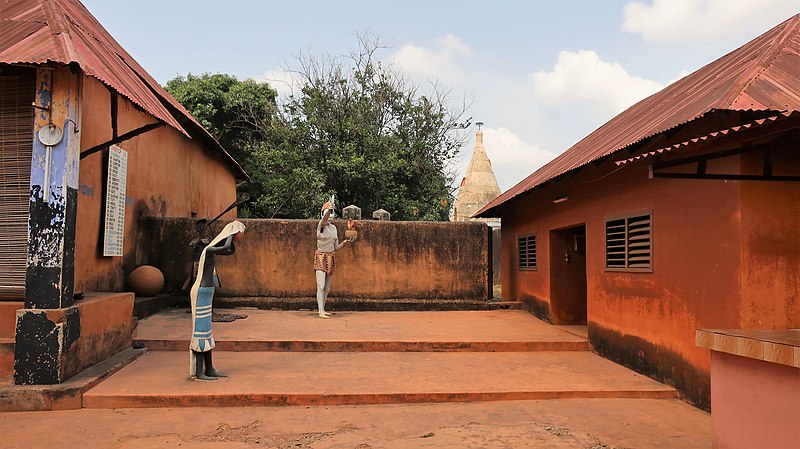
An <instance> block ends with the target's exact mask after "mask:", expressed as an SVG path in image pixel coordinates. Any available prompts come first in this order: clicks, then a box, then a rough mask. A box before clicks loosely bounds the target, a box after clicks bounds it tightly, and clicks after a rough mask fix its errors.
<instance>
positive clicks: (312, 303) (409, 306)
mask: <svg viewBox="0 0 800 449" xmlns="http://www.w3.org/2000/svg"><path fill="white" fill-rule="evenodd" d="M214 305H215V306H216V307H220V308H237V307H249V308H254V309H262V310H303V309H306V310H314V309H316V308H317V300H316V298H313V297H310V296H308V297H273V296H228V297H226V296H217V297H215V298H214ZM325 309H326V310H328V311H344V310H349V311H372V312H389V311H446V310H447V311H453V310H507V309H522V303H520V302H513V301H495V300H473V299H409V298H394V299H386V298H380V299H371V298H350V297H347V298H344V297H342V298H337V297H333V298H328V303H327V304H326V305H325Z"/></svg>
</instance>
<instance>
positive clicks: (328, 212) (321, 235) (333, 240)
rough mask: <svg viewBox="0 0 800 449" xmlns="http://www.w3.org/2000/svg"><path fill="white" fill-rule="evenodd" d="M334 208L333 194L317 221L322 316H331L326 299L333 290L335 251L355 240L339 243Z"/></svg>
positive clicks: (316, 254) (316, 256)
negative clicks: (326, 306)
mask: <svg viewBox="0 0 800 449" xmlns="http://www.w3.org/2000/svg"><path fill="white" fill-rule="evenodd" d="M334 210H336V203H335V200H334V197H333V195H331V199H330V201H328V202H327V203H325V204H323V205H322V211H321V215H322V219H321V220H320V221H319V223H317V232H316V234H317V250H316V251H315V252H314V274H315V275H316V280H317V308H318V311H319V317H320V318H330V317H331V316H330V314H329V313H327V312H326V311H325V300H326V299H328V292H329V291H330V290H331V277H332V276H333V270H334V267H335V266H336V255H335V254H334V253H335V252H336V251H338V250H339V249H340V248H341V247H343V246H344V245H345V244H347V243H349V242H352V241H355V238H351V239H347V240H345V241H344V242H341V243H339V232H338V231H337V230H336V226H334V225H333V224H332V223H331V222H330V218H331V216H332V214H333V211H334Z"/></svg>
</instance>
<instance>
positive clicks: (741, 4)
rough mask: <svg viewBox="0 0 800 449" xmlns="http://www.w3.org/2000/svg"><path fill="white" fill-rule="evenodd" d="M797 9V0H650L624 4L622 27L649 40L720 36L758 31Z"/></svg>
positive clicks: (664, 40)
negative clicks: (647, 2)
mask: <svg viewBox="0 0 800 449" xmlns="http://www.w3.org/2000/svg"><path fill="white" fill-rule="evenodd" d="M798 11H800V0H653V1H652V3H650V4H646V3H642V2H629V3H628V4H626V5H625V6H624V13H625V18H624V21H623V24H622V29H623V31H627V32H629V33H640V34H641V35H642V37H643V38H644V39H645V40H646V41H650V42H689V41H696V40H711V39H713V40H720V39H727V38H730V37H733V36H737V35H740V34H741V33H742V31H743V30H750V31H752V32H761V31H763V30H766V29H769V28H770V27H772V26H774V25H775V24H777V23H779V22H781V21H783V20H786V19H787V18H789V17H790V16H792V15H794V14H797V13H798Z"/></svg>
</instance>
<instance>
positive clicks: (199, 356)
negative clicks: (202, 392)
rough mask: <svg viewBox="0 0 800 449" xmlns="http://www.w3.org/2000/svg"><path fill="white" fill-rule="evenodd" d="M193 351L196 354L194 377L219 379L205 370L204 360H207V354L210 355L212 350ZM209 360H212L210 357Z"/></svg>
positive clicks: (206, 379) (204, 379) (195, 378)
mask: <svg viewBox="0 0 800 449" xmlns="http://www.w3.org/2000/svg"><path fill="white" fill-rule="evenodd" d="M192 353H193V354H194V363H195V369H194V376H192V379H193V380H203V381H210V380H217V378H216V377H211V376H207V375H206V374H205V372H204V371H203V362H204V361H205V358H206V356H205V354H209V355H210V352H198V351H192ZM209 360H211V359H210V357H209Z"/></svg>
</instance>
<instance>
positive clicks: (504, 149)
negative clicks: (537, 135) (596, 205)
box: [455, 127, 556, 191]
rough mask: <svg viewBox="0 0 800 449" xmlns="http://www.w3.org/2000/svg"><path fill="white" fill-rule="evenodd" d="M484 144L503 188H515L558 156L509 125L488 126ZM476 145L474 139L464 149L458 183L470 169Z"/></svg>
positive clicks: (458, 171) (485, 128) (459, 167)
mask: <svg viewBox="0 0 800 449" xmlns="http://www.w3.org/2000/svg"><path fill="white" fill-rule="evenodd" d="M483 145H484V147H485V148H486V155H487V156H488V157H489V160H490V161H491V162H492V170H494V175H495V177H497V183H498V184H499V185H500V190H501V191H506V190H508V189H509V188H511V187H513V186H514V185H516V184H517V183H518V182H520V181H521V180H522V179H524V178H525V177H527V176H528V175H530V174H531V173H533V172H534V171H536V170H537V169H539V168H540V167H541V166H543V165H544V164H546V163H548V162H550V161H551V160H552V159H553V158H554V157H556V154H555V153H552V152H550V151H547V150H544V149H543V148H542V147H541V146H539V145H538V144H535V143H528V142H525V141H524V140H522V139H521V138H520V137H519V136H518V135H517V134H515V133H514V132H513V131H511V130H509V129H507V128H491V127H484V128H483ZM474 148H475V141H474V140H473V139H471V140H470V141H469V142H468V143H467V144H465V145H464V147H463V148H462V156H463V157H461V158H460V160H459V164H458V165H459V166H458V168H457V171H456V172H457V173H458V174H459V176H458V178H457V179H456V180H455V181H456V182H460V181H461V178H463V177H464V174H465V173H466V172H467V166H468V165H469V161H470V158H472V151H473V150H474Z"/></svg>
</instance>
